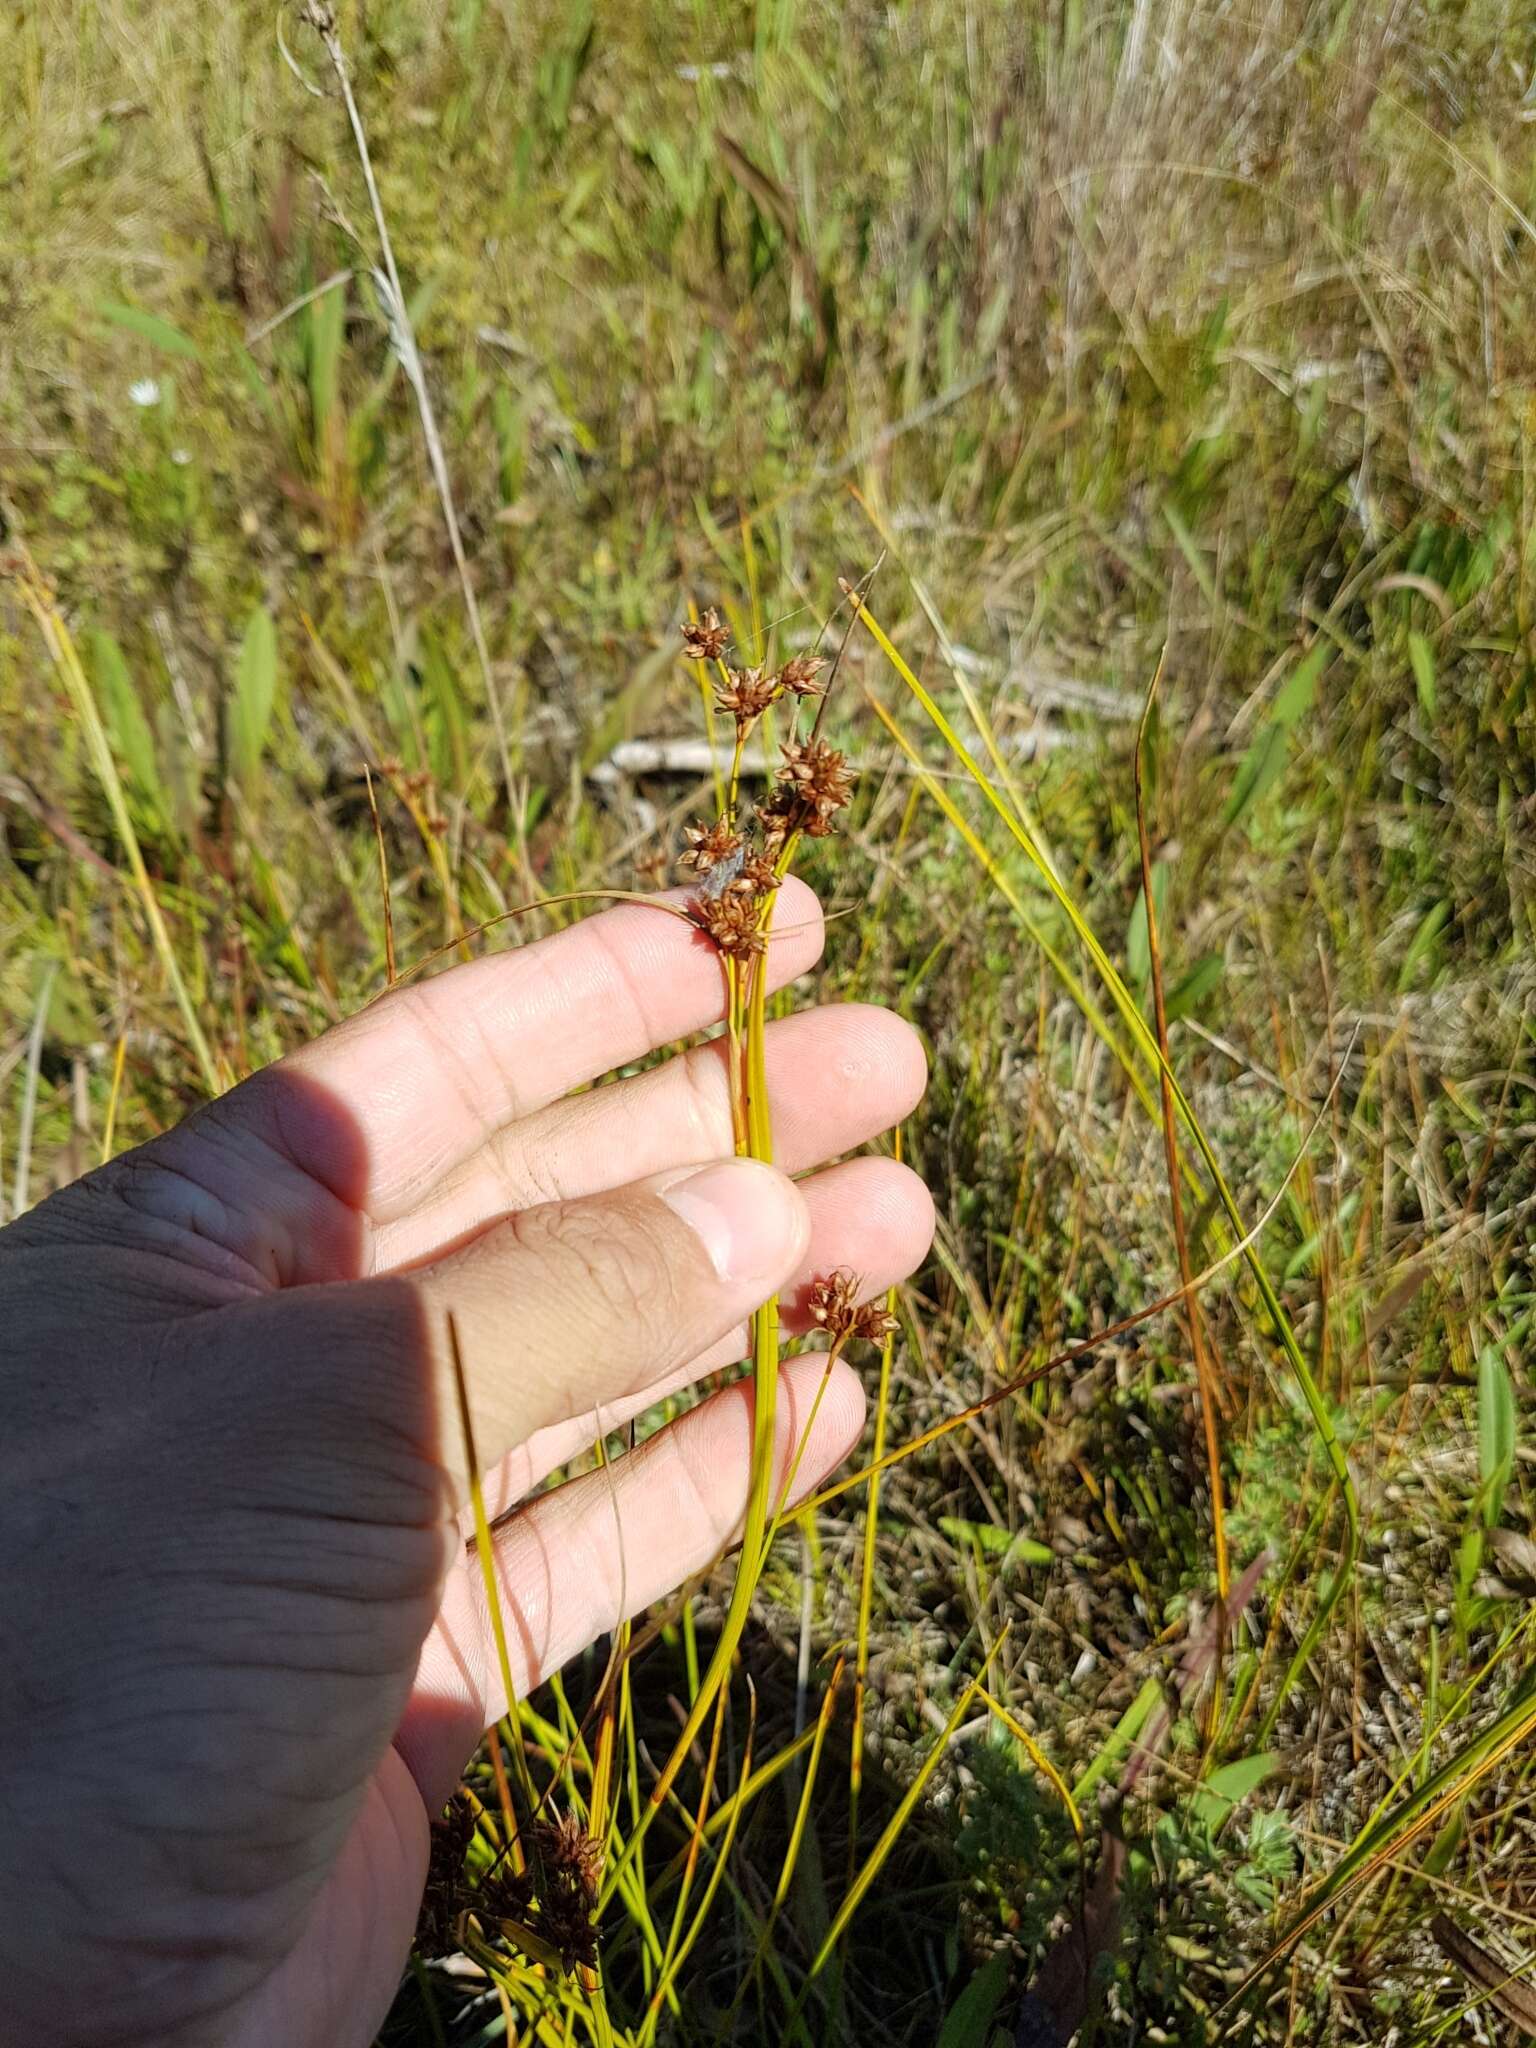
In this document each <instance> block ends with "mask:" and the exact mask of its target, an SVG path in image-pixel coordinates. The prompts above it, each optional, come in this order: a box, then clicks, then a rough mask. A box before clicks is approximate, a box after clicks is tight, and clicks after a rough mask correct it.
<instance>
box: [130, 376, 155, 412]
mask: <svg viewBox="0 0 1536 2048" xmlns="http://www.w3.org/2000/svg"><path fill="white" fill-rule="evenodd" d="M128 396H129V397H130V398H131V399H132V400H133V402H134V404H135V405H158V404H159V403H160V386H159V385H158V384H157V383H156V382H155V380H154V378H153V377H140V378H139V380H138V382H137V383H135V384H130V385H129V386H128Z"/></svg>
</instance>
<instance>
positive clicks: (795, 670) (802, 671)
mask: <svg viewBox="0 0 1536 2048" xmlns="http://www.w3.org/2000/svg"><path fill="white" fill-rule="evenodd" d="M826 665H827V657H826V656H825V655H824V654H796V655H794V656H793V657H792V658H791V659H790V660H789V661H786V662H785V664H784V666H783V668H781V669H780V670H779V681H780V683H781V684H782V685H783V686H784V688H785V689H786V690H788V691H789V693H790V695H791V696H793V697H819V696H820V695H821V684H820V683H818V682H817V680H816V678H817V677H818V676H819V675H820V674H821V671H822V670H823V669H824V668H825V667H826Z"/></svg>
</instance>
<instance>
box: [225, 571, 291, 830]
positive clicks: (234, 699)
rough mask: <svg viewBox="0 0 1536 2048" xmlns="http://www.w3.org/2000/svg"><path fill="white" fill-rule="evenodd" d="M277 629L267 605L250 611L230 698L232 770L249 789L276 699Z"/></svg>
mask: <svg viewBox="0 0 1536 2048" xmlns="http://www.w3.org/2000/svg"><path fill="white" fill-rule="evenodd" d="M277 680H278V678H277V629H276V627H275V626H274V625H273V623H272V614H271V613H270V612H269V611H268V610H267V608H266V606H265V605H257V607H256V608H255V610H254V611H253V612H252V613H251V616H250V619H249V620H248V622H247V624H246V628H245V635H244V637H243V639H242V640H241V642H240V653H239V656H238V658H237V660H236V663H235V680H234V687H233V689H232V690H231V692H230V695H229V700H228V707H227V708H228V720H229V724H228V747H229V766H230V772H231V774H232V775H233V776H234V778H235V780H236V781H237V782H238V783H239V784H240V785H241V787H242V788H244V789H246V790H247V791H248V790H250V789H252V788H253V787H254V786H255V782H256V778H257V775H258V774H259V772H260V769H261V757H262V752H263V749H264V748H265V746H266V743H267V734H268V732H269V730H270V728H271V724H272V713H273V710H274V709H275V707H276V703H277Z"/></svg>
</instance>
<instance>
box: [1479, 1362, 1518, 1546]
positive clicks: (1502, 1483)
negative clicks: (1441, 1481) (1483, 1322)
mask: <svg viewBox="0 0 1536 2048" xmlns="http://www.w3.org/2000/svg"><path fill="white" fill-rule="evenodd" d="M1477 1469H1478V1476H1479V1478H1480V1479H1481V1480H1482V1483H1483V1520H1484V1522H1485V1523H1486V1524H1487V1526H1488V1527H1489V1528H1490V1529H1491V1528H1493V1526H1494V1525H1495V1523H1496V1522H1497V1521H1498V1519H1499V1517H1500V1515H1502V1514H1503V1512H1504V1496H1505V1494H1506V1492H1507V1491H1508V1490H1509V1481H1510V1475H1511V1473H1512V1472H1513V1471H1514V1469H1515V1389H1514V1385H1513V1383H1512V1381H1511V1380H1510V1377H1509V1367H1508V1366H1507V1365H1506V1364H1505V1363H1504V1356H1503V1353H1502V1352H1501V1351H1500V1350H1499V1349H1498V1347H1497V1345H1494V1344H1485V1345H1484V1346H1483V1349H1482V1351H1481V1353H1480V1354H1479V1356H1478V1361H1477Z"/></svg>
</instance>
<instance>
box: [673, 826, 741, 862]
mask: <svg viewBox="0 0 1536 2048" xmlns="http://www.w3.org/2000/svg"><path fill="white" fill-rule="evenodd" d="M683 837H684V839H685V840H686V841H687V842H688V843H687V845H686V846H685V847H684V848H683V850H682V852H681V853H680V854H679V855H678V856H677V864H678V866H679V867H680V868H688V869H691V870H692V872H693V873H694V874H696V875H709V874H713V873H714V872H715V870H716V869H717V868H722V867H726V866H729V864H730V863H731V861H732V860H733V859H734V858H735V856H736V855H737V854H738V853H740V851H741V849H742V847H743V846H744V845H745V843H746V842H745V841H744V840H743V838H742V836H741V834H740V833H739V832H738V831H737V830H736V828H735V826H734V825H733V824H732V823H731V821H730V819H729V818H716V820H715V822H714V824H713V825H686V826H684V828H683Z"/></svg>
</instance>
